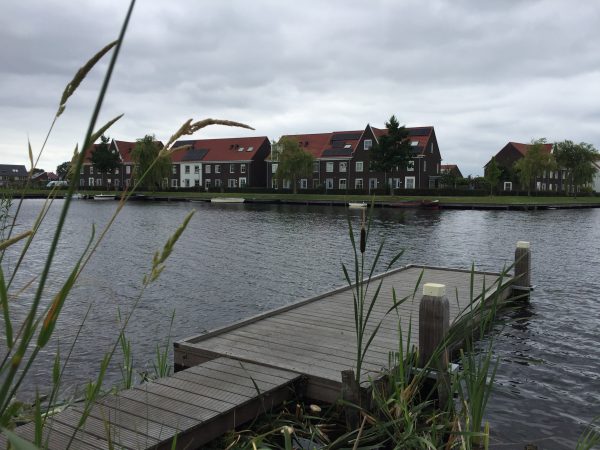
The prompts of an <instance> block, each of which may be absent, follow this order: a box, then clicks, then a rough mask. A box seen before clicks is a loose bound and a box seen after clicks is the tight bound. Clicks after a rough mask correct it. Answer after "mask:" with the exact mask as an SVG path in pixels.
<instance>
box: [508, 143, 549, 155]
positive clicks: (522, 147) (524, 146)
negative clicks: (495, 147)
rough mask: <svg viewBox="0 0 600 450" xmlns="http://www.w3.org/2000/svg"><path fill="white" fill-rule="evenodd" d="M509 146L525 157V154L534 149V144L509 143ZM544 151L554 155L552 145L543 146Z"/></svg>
mask: <svg viewBox="0 0 600 450" xmlns="http://www.w3.org/2000/svg"><path fill="white" fill-rule="evenodd" d="M509 144H510V145H512V146H513V147H514V148H516V149H517V151H518V152H519V153H520V154H521V155H523V156H525V154H526V153H527V152H528V151H529V149H530V148H531V147H532V144H520V143H519V142H509ZM542 150H544V152H546V153H552V144H542Z"/></svg>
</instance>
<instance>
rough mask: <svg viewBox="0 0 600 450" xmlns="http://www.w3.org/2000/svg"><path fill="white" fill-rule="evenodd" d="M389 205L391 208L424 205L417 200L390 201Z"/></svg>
mask: <svg viewBox="0 0 600 450" xmlns="http://www.w3.org/2000/svg"><path fill="white" fill-rule="evenodd" d="M387 206H388V207H390V208H419V207H421V206H422V203H421V202H417V201H406V202H395V203H388V204H387Z"/></svg>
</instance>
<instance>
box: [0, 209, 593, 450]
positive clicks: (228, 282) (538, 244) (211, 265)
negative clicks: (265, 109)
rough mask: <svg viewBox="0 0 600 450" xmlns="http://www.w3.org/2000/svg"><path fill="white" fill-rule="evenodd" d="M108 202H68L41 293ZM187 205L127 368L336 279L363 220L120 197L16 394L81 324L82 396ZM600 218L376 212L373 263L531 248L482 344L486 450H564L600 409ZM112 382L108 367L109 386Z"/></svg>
mask: <svg viewBox="0 0 600 450" xmlns="http://www.w3.org/2000/svg"><path fill="white" fill-rule="evenodd" d="M42 204H43V202H42V201H41V200H40V201H38V200H28V201H26V202H25V204H24V208H23V211H22V213H21V215H20V217H19V220H18V224H19V228H20V229H26V228H27V227H28V226H29V225H30V224H31V223H33V220H34V219H35V217H36V215H37V213H38V212H39V210H40V208H41V207H42ZM61 206H62V201H61V200H57V201H55V204H54V205H53V206H52V208H51V210H50V212H49V214H48V216H47V217H46V221H45V225H44V226H43V227H42V229H41V230H40V233H39V235H38V237H37V238H36V240H35V242H34V244H33V246H32V249H31V250H30V252H29V254H28V256H27V258H26V259H25V261H24V262H23V264H22V269H21V270H20V271H19V275H18V276H17V278H16V281H15V287H16V288H17V287H21V286H25V285H26V284H27V283H28V282H29V281H30V280H31V279H32V278H33V277H34V276H36V274H39V273H40V271H41V268H42V266H43V263H44V258H45V255H46V254H47V252H48V249H49V242H50V236H51V232H52V227H53V224H55V223H56V221H57V219H58V213H59V210H60V207H61ZM115 208H116V202H94V201H74V202H73V207H72V210H71V211H70V213H69V218H68V220H67V224H66V227H65V233H64V235H63V237H62V239H61V242H60V246H59V253H58V256H57V258H56V260H55V263H54V265H53V267H52V276H51V277H50V283H49V288H48V291H47V294H46V295H45V298H46V299H48V298H51V296H52V294H53V293H54V292H55V291H56V289H58V287H59V286H60V281H61V280H64V279H65V277H66V276H67V275H68V272H69V271H70V270H71V268H72V267H73V265H74V262H75V260H76V258H77V257H78V255H79V254H80V253H81V251H82V250H83V249H84V248H85V245H86V243H87V241H88V239H89V237H90V236H91V233H92V226H93V225H95V227H96V235H98V233H99V231H100V230H101V229H102V228H103V226H104V225H105V224H106V223H107V221H108V220H109V218H110V216H111V215H112V213H113V212H114V210H115ZM190 210H195V211H196V214H195V215H194V217H193V219H192V220H191V222H190V224H189V226H188V228H187V230H186V231H185V233H184V234H183V236H182V237H181V239H180V241H179V242H178V243H177V245H176V246H175V249H174V251H173V253H172V255H171V257H170V258H169V260H168V262H167V264H166V268H165V269H164V271H163V273H162V275H161V277H160V278H159V279H158V280H157V281H156V282H154V283H153V284H151V285H150V287H149V288H148V289H147V290H146V291H145V292H143V293H142V296H141V299H140V300H139V304H138V307H137V308H136V310H135V311H134V313H133V316H132V319H131V321H130V323H129V326H128V328H127V337H128V338H129V339H130V341H131V346H132V351H133V354H134V357H135V365H136V368H137V369H138V370H139V371H151V368H152V360H153V359H154V355H155V353H156V348H157V345H158V346H164V345H165V344H166V343H167V342H168V340H169V339H170V340H171V341H172V340H174V339H179V338H183V337H186V336H189V335H192V334H197V333H200V332H202V331H204V330H209V329H211V328H215V327H218V326H220V325H224V324H227V323H231V322H235V321H237V320H241V319H243V318H245V317H247V316H250V315H254V314H257V313H260V312H263V311H267V310H269V309H273V308H276V307H278V306H282V305H285V304H287V303H290V302H293V301H296V300H299V299H302V298H306V297H311V296H314V295H316V294H318V293H320V292H322V291H325V290H328V289H331V288H334V287H338V286H341V285H343V284H344V278H343V274H342V269H341V264H342V262H346V263H350V262H351V261H352V259H351V258H352V256H351V255H352V251H351V246H350V240H349V237H348V214H349V215H350V220H351V222H352V223H353V225H355V226H358V223H359V215H360V213H359V212H355V211H350V212H349V211H348V210H347V209H345V208H341V207H324V206H312V207H309V206H284V205H249V204H248V205H235V204H229V205H215V204H210V203H153V204H146V203H131V204H129V205H128V206H126V207H125V209H124V210H123V211H122V213H121V215H120V216H119V217H118V218H117V220H116V222H115V223H114V226H113V227H112V228H111V230H110V231H109V232H108V234H107V235H106V238H105V240H104V242H103V243H102V245H101V246H100V247H99V248H98V250H97V252H96V254H95V255H94V257H93V258H92V259H91V260H90V262H89V263H88V264H87V266H86V267H85V269H84V272H83V274H82V276H81V279H80V281H79V282H78V284H77V286H76V287H75V288H74V290H73V292H72V294H71V295H70V297H69V299H68V302H67V304H66V306H65V308H64V311H63V314H62V316H61V320H60V322H59V324H58V333H57V336H59V339H58V341H57V342H54V343H53V345H51V346H49V347H48V348H47V349H46V350H45V351H44V352H43V354H42V355H41V358H40V359H39V361H38V362H37V363H36V364H35V366H34V370H33V371H32V374H31V375H32V376H31V377H29V379H28V380H27V381H26V383H27V384H26V387H27V389H26V393H28V394H32V393H33V392H34V391H35V389H36V388H37V389H39V390H40V392H42V393H43V392H46V391H47V390H48V385H49V380H50V374H49V367H50V366H51V361H52V360H53V358H54V356H55V354H56V351H57V348H59V349H60V353H61V355H63V357H64V355H66V354H67V352H68V351H69V346H70V344H71V342H72V340H73V338H74V337H75V335H76V334H77V333H78V331H79V329H80V327H81V330H82V331H81V333H80V334H79V338H78V341H77V344H76V346H75V349H74V351H73V354H72V356H71V363H70V365H69V369H68V374H67V376H66V378H65V386H66V388H65V390H64V395H77V393H78V392H81V387H82V386H83V384H84V383H85V382H86V381H88V380H90V379H91V378H92V377H93V376H94V374H95V373H96V372H97V370H98V367H99V364H100V359H101V357H102V355H103V354H104V353H105V352H106V351H107V350H109V349H110V346H111V345H112V344H113V343H114V341H115V339H116V337H117V335H118V331H117V330H118V327H119V312H120V314H121V317H123V316H124V315H126V314H128V312H129V311H130V310H131V307H132V305H133V304H134V303H135V302H136V301H137V299H138V297H140V293H141V286H142V280H143V277H144V275H145V274H147V273H148V272H149V270H150V268H151V265H152V256H153V254H154V253H155V252H156V251H158V250H161V249H162V247H163V245H164V243H165V242H166V240H167V239H168V237H169V236H170V235H171V234H172V233H173V231H174V230H175V228H176V227H177V226H178V225H179V223H181V221H182V220H183V218H184V217H185V215H186V213H187V212H189V211H190ZM599 225H600V210H598V209H585V210H571V211H567V210H549V211H528V212H525V211H523V212H519V211H443V210H442V211H424V210H393V209H377V210H375V212H374V216H373V224H372V232H371V237H370V243H369V244H370V249H371V252H373V249H374V248H375V247H376V246H377V245H378V244H379V243H380V242H385V245H384V250H383V258H382V260H383V261H385V262H387V261H389V260H390V259H391V258H392V257H393V256H394V255H395V254H396V253H397V252H398V251H400V250H402V249H403V250H404V251H405V253H404V255H403V257H402V258H401V259H400V264H407V263H422V264H430V265H438V266H453V267H463V268H468V267H470V266H471V264H472V263H475V265H476V267H477V269H482V270H491V271H500V270H501V269H502V268H503V266H504V265H505V264H510V263H511V261H512V259H513V253H514V247H515V243H516V241H518V240H527V241H530V242H531V243H532V253H533V257H532V267H533V281H534V283H535V284H536V289H535V291H534V292H533V294H532V298H531V302H530V304H529V305H527V306H524V307H522V308H519V309H517V310H515V311H511V312H510V313H505V314H504V316H503V319H504V320H503V322H504V323H503V324H499V325H497V327H496V329H495V331H494V333H492V335H491V339H494V352H495V356H496V357H498V358H500V365H499V369H498V374H497V379H496V386H495V390H494V392H493V395H492V398H491V399H490V403H489V406H488V410H487V411H488V419H489V421H490V422H491V428H492V432H493V436H494V439H495V442H496V444H497V445H496V446H497V447H498V448H523V443H526V442H536V443H538V444H539V445H540V447H541V448H544V449H546V448H548V449H551V448H557V449H560V448H565V449H566V448H573V446H574V442H575V441H576V439H577V436H578V435H579V433H581V431H582V429H583V424H585V423H587V422H589V421H590V420H591V419H592V418H593V417H594V416H596V415H599V414H600V345H599V344H600V337H599V336H600V333H599V332H600V294H599V293H600V271H599V268H600V226H599ZM16 250H17V247H15V248H14V249H11V251H9V252H7V255H6V257H5V260H4V261H3V263H2V265H3V268H4V271H5V273H7V272H8V271H9V269H10V268H11V267H14V265H15V264H16V262H17V254H16V253H15V251H16ZM381 269H382V270H383V267H382V268H381ZM30 296H31V291H30V290H25V292H23V293H22V294H21V296H20V298H19V299H17V300H15V301H13V302H12V308H13V314H15V315H16V316H18V317H23V316H24V314H25V311H26V309H27V304H28V298H30ZM88 308H91V309H89V314H88V316H87V320H86V321H85V323H83V325H82V320H83V317H84V315H85V314H86V312H87V311H88ZM172 314H175V318H174V321H173V327H172V329H171V330H170V327H169V325H170V322H171V316H172ZM0 345H5V341H4V340H2V343H0ZM119 358H120V357H119V356H117V358H116V360H117V362H118V361H119ZM119 380H120V372H119V365H118V364H117V363H115V364H114V365H113V366H111V368H110V371H109V373H108V376H107V380H106V384H107V385H111V384H117V383H118V382H119ZM24 396H26V394H24Z"/></svg>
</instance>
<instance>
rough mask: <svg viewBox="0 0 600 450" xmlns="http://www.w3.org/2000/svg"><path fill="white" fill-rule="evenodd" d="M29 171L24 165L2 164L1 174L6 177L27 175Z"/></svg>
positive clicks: (0, 165)
mask: <svg viewBox="0 0 600 450" xmlns="http://www.w3.org/2000/svg"><path fill="white" fill-rule="evenodd" d="M28 173H29V172H27V169H26V168H25V166H23V165H17V164H0V176H4V177H26V176H27V175H28Z"/></svg>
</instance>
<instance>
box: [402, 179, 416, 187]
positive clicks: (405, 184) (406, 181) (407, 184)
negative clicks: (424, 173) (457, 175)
mask: <svg viewBox="0 0 600 450" xmlns="http://www.w3.org/2000/svg"><path fill="white" fill-rule="evenodd" d="M416 181H417V180H416V179H415V177H404V189H416V188H417V182H416ZM411 182H412V183H411ZM411 184H412V187H410V185H411Z"/></svg>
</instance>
